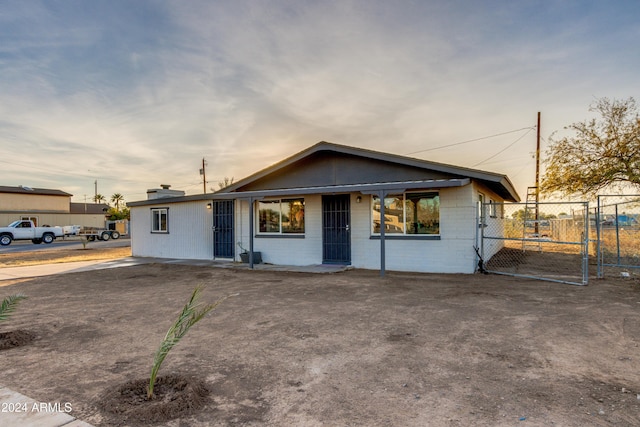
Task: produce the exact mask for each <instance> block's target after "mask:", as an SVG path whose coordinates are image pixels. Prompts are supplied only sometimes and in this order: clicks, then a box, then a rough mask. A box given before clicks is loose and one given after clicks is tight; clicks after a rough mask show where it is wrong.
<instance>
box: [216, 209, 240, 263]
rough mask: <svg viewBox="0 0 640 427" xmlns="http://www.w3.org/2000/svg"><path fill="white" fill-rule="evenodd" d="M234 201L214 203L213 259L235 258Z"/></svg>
mask: <svg viewBox="0 0 640 427" xmlns="http://www.w3.org/2000/svg"><path fill="white" fill-rule="evenodd" d="M234 249H235V246H234V243H233V200H216V201H214V202H213V257H214V258H233V257H234V255H235V253H234Z"/></svg>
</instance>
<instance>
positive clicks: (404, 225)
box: [372, 192, 440, 235]
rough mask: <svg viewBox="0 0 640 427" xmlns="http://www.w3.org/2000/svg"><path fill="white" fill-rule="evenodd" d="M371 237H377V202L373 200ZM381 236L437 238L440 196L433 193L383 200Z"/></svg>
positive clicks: (391, 197) (400, 195)
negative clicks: (382, 231)
mask: <svg viewBox="0 0 640 427" xmlns="http://www.w3.org/2000/svg"><path fill="white" fill-rule="evenodd" d="M372 208H373V210H372V215H373V233H374V234H379V233H380V199H379V198H378V197H376V196H373V203H372ZM384 222H385V234H403V235H421V234H422V235H425V234H426V235H434V234H440V196H439V195H438V193H437V192H420V193H405V194H399V195H389V196H388V197H385V199H384Z"/></svg>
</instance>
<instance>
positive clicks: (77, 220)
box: [0, 211, 105, 227]
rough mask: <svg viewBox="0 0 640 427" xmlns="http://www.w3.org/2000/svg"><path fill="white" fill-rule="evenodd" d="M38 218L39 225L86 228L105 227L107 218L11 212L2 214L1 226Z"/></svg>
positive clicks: (94, 215)
mask: <svg viewBox="0 0 640 427" xmlns="http://www.w3.org/2000/svg"><path fill="white" fill-rule="evenodd" d="M23 217H24V218H33V217H35V218H37V224H38V225H45V224H47V225H53V226H55V225H58V226H61V227H62V226H64V225H82V226H84V227H104V225H105V218H104V215H102V214H68V213H67V214H64V213H42V212H30V211H28V212H11V213H0V226H3V227H4V226H6V225H9V224H10V223H12V222H13V221H16V220H18V219H22V218H23Z"/></svg>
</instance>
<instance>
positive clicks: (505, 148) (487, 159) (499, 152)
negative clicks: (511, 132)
mask: <svg viewBox="0 0 640 427" xmlns="http://www.w3.org/2000/svg"><path fill="white" fill-rule="evenodd" d="M532 130H533V128H530V129H529V130H528V131H527V132H526V133H524V134H523V135H522V136H520V137H519V138H518V139H516V140H515V141H513V142H512V143H511V144H509V145H507V146H506V147H504V148H503V149H502V150H500V151H498V152H497V153H496V154H494V155H493V156H491V157H488V158H486V159H484V160H483V161H481V162H480V163H476V164H475V165H473V166H471V167H472V168H475V167H476V166H480V165H481V164H483V163H485V162H487V161H489V160H491V159H493V158H494V157H496V156H498V155H499V154H502V153H504V152H505V151H507V150H508V149H509V148H511V147H513V146H514V145H515V144H516V143H517V142H518V141H520V140H521V139H522V138H524V137H525V136H527V135H528V134H529V133H530V132H531V131H532Z"/></svg>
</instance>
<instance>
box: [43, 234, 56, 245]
mask: <svg viewBox="0 0 640 427" xmlns="http://www.w3.org/2000/svg"><path fill="white" fill-rule="evenodd" d="M55 239H56V238H55V236H54V235H53V234H51V233H45V234H43V235H42V241H43V242H44V243H46V244H47V245H48V244H49V243H52V242H53V241H54V240H55Z"/></svg>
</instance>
